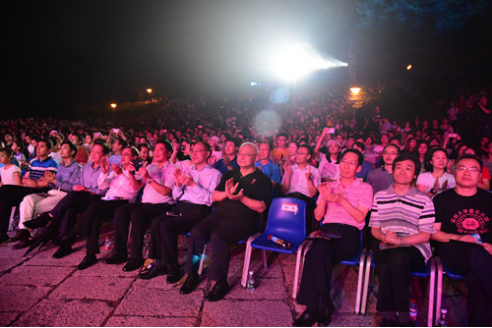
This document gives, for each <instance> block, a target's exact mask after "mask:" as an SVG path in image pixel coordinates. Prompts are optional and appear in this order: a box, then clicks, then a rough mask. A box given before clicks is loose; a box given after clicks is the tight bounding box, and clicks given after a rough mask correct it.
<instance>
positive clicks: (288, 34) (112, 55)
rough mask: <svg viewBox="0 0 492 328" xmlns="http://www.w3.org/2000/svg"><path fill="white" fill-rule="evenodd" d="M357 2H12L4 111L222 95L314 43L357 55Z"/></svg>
mask: <svg viewBox="0 0 492 328" xmlns="http://www.w3.org/2000/svg"><path fill="white" fill-rule="evenodd" d="M353 5H354V4H353V3H352V2H351V1H345V0H341V1H329V3H328V2H327V1H285V0H282V1H255V0H253V1H250V0H248V1H190V0H185V1H11V2H10V3H5V2H2V4H1V7H0V11H1V16H2V23H1V24H2V41H3V42H2V55H1V56H2V59H3V60H2V61H1V62H2V66H1V68H2V73H3V74H2V84H3V87H2V92H1V100H0V105H1V106H2V112H3V111H4V110H6V111H10V110H15V111H18V110H22V111H23V112H25V113H33V115H36V114H37V115H39V112H40V111H42V112H43V113H47V114H48V115H57V114H58V113H60V112H63V111H67V110H68V111H69V110H71V109H72V108H74V107H76V106H77V105H80V104H97V103H101V102H111V101H117V102H121V101H132V100H135V99H136V98H137V97H138V95H139V91H140V90H142V89H145V88H148V87H150V88H153V89H154V90H155V92H156V93H165V90H169V89H171V90H173V91H177V92H183V91H185V92H207V93H220V92H231V91H236V90H240V89H241V88H243V87H244V86H247V84H248V83H249V81H251V80H257V79H261V78H262V77H263V76H264V75H265V72H264V68H265V56H266V54H267V53H268V52H269V51H270V50H271V49H272V47H273V46H275V45H276V44H278V43H279V42H284V41H289V40H292V41H299V40H300V41H305V42H309V43H310V44H311V45H313V46H314V47H316V48H317V49H319V50H320V51H322V52H325V53H327V54H330V55H331V56H334V57H337V56H338V57H342V56H345V57H346V56H347V55H346V52H347V41H346V39H347V36H346V35H347V33H349V32H350V30H351V28H352V26H353V17H354V15H355V11H354V8H353Z"/></svg>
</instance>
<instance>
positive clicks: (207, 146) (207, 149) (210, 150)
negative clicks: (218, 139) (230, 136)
mask: <svg viewBox="0 0 492 328" xmlns="http://www.w3.org/2000/svg"><path fill="white" fill-rule="evenodd" d="M197 144H202V145H203V146H204V147H205V150H206V151H208V152H209V154H208V156H207V159H209V158H210V156H212V147H211V146H210V144H209V143H208V142H206V141H198V142H197V143H196V144H195V146H196V145H197Z"/></svg>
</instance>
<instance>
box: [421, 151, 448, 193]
mask: <svg viewBox="0 0 492 328" xmlns="http://www.w3.org/2000/svg"><path fill="white" fill-rule="evenodd" d="M429 158H430V161H429V164H430V166H431V171H430V172H426V173H422V174H419V176H418V178H417V189H419V190H421V191H423V192H425V193H426V194H427V195H428V196H429V197H431V198H432V197H434V196H435V195H436V194H439V193H441V192H443V191H446V190H448V189H451V188H454V187H456V181H455V179H454V176H453V175H452V174H449V173H447V172H446V165H447V162H448V155H447V153H446V151H445V150H444V149H442V148H434V149H432V150H431V151H430V153H429Z"/></svg>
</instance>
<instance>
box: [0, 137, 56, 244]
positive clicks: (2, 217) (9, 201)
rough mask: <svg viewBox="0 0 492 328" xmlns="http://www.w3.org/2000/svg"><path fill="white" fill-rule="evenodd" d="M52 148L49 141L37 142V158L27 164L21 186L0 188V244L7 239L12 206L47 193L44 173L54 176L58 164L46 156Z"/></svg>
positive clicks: (16, 237) (15, 237)
mask: <svg viewBox="0 0 492 328" xmlns="http://www.w3.org/2000/svg"><path fill="white" fill-rule="evenodd" d="M51 148H52V143H51V140H49V139H43V140H39V142H38V144H37V147H36V155H37V158H35V159H34V160H32V161H31V163H29V167H28V169H27V173H26V175H24V178H23V179H22V186H16V185H5V186H2V187H1V188H0V243H1V242H4V241H6V240H8V239H9V236H8V235H7V230H8V227H9V220H10V213H11V210H12V207H13V206H17V205H19V204H20V202H21V201H22V199H23V198H24V197H25V196H27V195H29V194H34V193H38V192H42V191H48V189H49V188H48V180H47V179H46V178H44V176H45V172H50V173H51V174H56V170H57V168H58V163H57V162H56V161H54V160H53V159H52V158H50V157H49V156H48V154H49V153H50V151H51ZM20 234H21V232H19V231H17V234H16V235H15V236H14V237H13V239H12V241H15V240H19V237H20Z"/></svg>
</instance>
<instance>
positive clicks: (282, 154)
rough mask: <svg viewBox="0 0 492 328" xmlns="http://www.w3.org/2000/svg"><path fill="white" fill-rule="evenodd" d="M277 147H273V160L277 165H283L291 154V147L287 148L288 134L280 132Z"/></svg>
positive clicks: (276, 140)
mask: <svg viewBox="0 0 492 328" xmlns="http://www.w3.org/2000/svg"><path fill="white" fill-rule="evenodd" d="M275 142H276V143H277V147H275V148H273V151H272V157H273V161H274V162H275V163H276V164H277V165H283V163H284V162H285V161H286V159H287V157H288V156H289V149H288V148H287V134H286V133H279V134H278V135H277V138H276V139H275Z"/></svg>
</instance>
